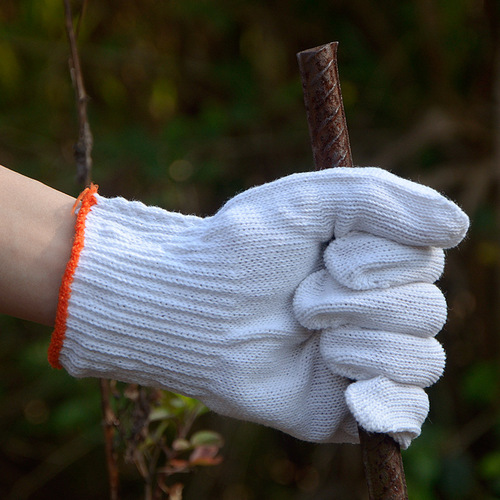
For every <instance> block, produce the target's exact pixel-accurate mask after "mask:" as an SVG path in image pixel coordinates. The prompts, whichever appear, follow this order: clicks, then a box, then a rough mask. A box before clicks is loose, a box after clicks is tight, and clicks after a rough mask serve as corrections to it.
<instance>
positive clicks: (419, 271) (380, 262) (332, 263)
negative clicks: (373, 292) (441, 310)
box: [324, 232, 444, 290]
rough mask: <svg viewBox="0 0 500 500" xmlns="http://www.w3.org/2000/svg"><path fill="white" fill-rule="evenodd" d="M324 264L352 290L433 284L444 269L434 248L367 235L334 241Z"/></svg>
mask: <svg viewBox="0 0 500 500" xmlns="http://www.w3.org/2000/svg"><path fill="white" fill-rule="evenodd" d="M324 261H325V265H326V268H327V269H328V271H329V272H330V274H331V275H332V276H333V277H334V279H336V280H337V281H338V282H339V283H341V284H342V285H344V286H346V287H348V288H352V289H354V290H368V289H370V288H387V287H390V286H396V285H403V284H406V283H416V282H424V283H434V282H435V281H437V280H438V279H439V278H440V276H441V274H442V273H443V268H444V252H443V250H442V249H440V248H436V247H429V246H427V247H416V246H409V245H402V244H400V243H397V242H395V241H392V240H388V239H386V238H379V237H377V236H373V235H371V234H368V233H359V232H354V233H349V234H348V235H346V236H344V237H343V238H337V239H335V240H333V241H332V242H331V243H330V244H329V245H328V247H327V248H326V250H325V253H324Z"/></svg>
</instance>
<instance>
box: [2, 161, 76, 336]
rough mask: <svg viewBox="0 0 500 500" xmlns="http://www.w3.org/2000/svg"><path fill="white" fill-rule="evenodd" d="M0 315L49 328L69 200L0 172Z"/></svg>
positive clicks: (65, 254)
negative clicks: (14, 317) (33, 322)
mask: <svg viewBox="0 0 500 500" xmlns="http://www.w3.org/2000/svg"><path fill="white" fill-rule="evenodd" d="M0 186H1V187H2V189H1V192H0V313H2V314H8V315H10V316H16V317H19V318H23V319H27V320H30V321H35V322H37V323H41V324H45V325H49V326H52V325H53V324H54V319H55V314H56V308H57V300H58V292H59V287H60V284H61V278H62V275H63V273H64V269H65V267H66V263H67V262H68V259H69V256H70V253H71V246H72V241H73V233H74V222H75V217H74V215H72V213H71V208H72V206H73V204H74V202H75V200H74V198H72V197H71V196H68V195H66V194H64V193H61V192H59V191H57V190H55V189H52V188H50V187H48V186H45V185H44V184H42V183H40V182H38V181H35V180H33V179H30V178H28V177H25V176H23V175H21V174H18V173H16V172H13V171H11V170H9V169H7V168H5V167H2V166H0Z"/></svg>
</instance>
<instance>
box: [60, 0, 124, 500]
mask: <svg viewBox="0 0 500 500" xmlns="http://www.w3.org/2000/svg"><path fill="white" fill-rule="evenodd" d="M86 5H87V1H86V0H84V3H83V6H82V11H81V13H80V18H79V20H78V28H77V33H78V31H79V28H80V22H81V20H82V17H83V12H84V9H85V7H86ZM64 19H65V25H66V35H67V37H68V43H69V47H70V58H69V69H70V73H71V81H72V83H73V88H74V90H75V98H76V108H77V113H78V142H77V143H76V144H75V146H74V155H75V161H76V170H77V181H78V183H79V184H84V185H86V186H89V185H90V181H91V175H92V145H93V138H92V132H91V130H90V124H89V120H88V116H87V101H88V97H87V93H86V91H85V85H84V81H83V73H82V68H81V65H80V56H79V54H78V47H77V43H76V37H77V35H76V34H75V30H74V27H73V14H72V12H71V3H70V0H64ZM109 384H110V382H109V380H104V379H101V380H100V390H101V406H102V414H103V428H104V445H105V451H106V463H107V466H108V475H109V490H110V500H118V498H119V493H118V492H119V471H118V460H117V454H116V451H115V449H114V444H113V443H114V436H115V421H116V416H115V415H114V412H113V409H112V407H111V396H110V385H109Z"/></svg>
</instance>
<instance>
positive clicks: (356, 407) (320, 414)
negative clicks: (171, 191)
mask: <svg viewBox="0 0 500 500" xmlns="http://www.w3.org/2000/svg"><path fill="white" fill-rule="evenodd" d="M89 197H91V198H92V199H91V200H90V202H89V199H88V198H89ZM84 206H85V207H86V208H85V210H83V207H84ZM87 212H88V215H86V220H85V214H86V213H87ZM467 225H468V221H467V217H466V216H465V214H463V213H462V212H461V210H460V209H459V208H458V207H456V206H455V205H454V204H453V203H452V202H450V201H448V200H446V199H445V198H443V197H442V196H441V195H439V194H438V193H436V192H435V191H433V190H431V189H429V188H426V187H423V186H420V185H417V184H414V183H411V182H408V181H404V180H402V179H400V178H398V177H395V176H393V175H391V174H389V173H387V172H384V171H382V170H379V169H375V168H364V169H330V170H325V171H322V172H314V173H305V174H296V175H292V176H289V177H285V178H282V179H280V180H278V181H275V182H272V183H269V184H266V185H263V186H260V187H257V188H253V189H250V190H248V191H246V192H244V193H242V194H240V195H238V196H236V197H235V198H233V199H232V200H230V201H229V202H228V203H227V204H226V205H225V206H224V207H223V208H222V209H221V210H220V211H219V212H218V213H217V214H216V215H214V216H213V217H207V218H205V219H201V218H197V217H193V216H183V215H180V214H176V213H169V212H166V211H164V210H161V209H159V208H155V207H146V206H144V205H143V204H141V203H138V202H128V201H126V200H124V199H122V198H114V199H106V198H103V197H101V196H99V195H97V194H95V195H93V194H91V195H90V194H89V195H88V196H87V199H85V197H84V199H83V202H82V209H80V212H79V214H78V222H77V237H76V240H77V241H82V240H83V239H84V246H83V249H82V250H81V253H80V254H79V260H78V258H74V257H75V255H76V253H77V250H75V249H74V254H75V255H74V256H73V257H72V261H71V262H72V264H71V265H69V266H68V270H67V274H66V278H70V279H71V277H72V282H71V286H70V289H68V290H66V292H67V293H62V295H61V297H62V298H61V302H60V307H59V311H58V320H57V325H58V326H57V327H56V331H55V332H54V336H53V341H52V347H51V351H52V354H51V355H52V362H53V364H55V365H57V364H58V361H60V363H61V364H62V365H63V366H64V367H65V368H66V369H67V370H68V371H69V372H70V373H71V374H72V375H74V376H77V377H85V376H93V377H109V378H114V379H118V380H122V381H129V382H137V383H140V384H143V385H152V386H159V387H163V388H166V389H169V390H173V391H176V392H180V393H183V394H186V395H189V396H192V397H195V398H198V399H200V400H201V401H203V402H204V403H205V404H206V405H208V406H209V407H210V408H212V409H213V410H215V411H217V412H219V413H222V414H224V415H229V416H232V417H237V418H241V419H245V420H250V421H254V422H259V423H262V424H265V425H269V426H272V427H275V428H278V429H281V430H283V431H285V432H288V433H290V434H292V435H294V436H296V437H299V438H301V439H306V440H310V441H319V442H357V441H358V437H357V429H356V423H355V420H354V419H353V417H352V414H351V412H350V411H349V409H348V407H347V405H346V394H347V403H348V404H349V408H350V409H351V411H352V412H353V414H354V415H355V417H356V418H357V419H359V421H360V422H361V423H362V424H363V425H365V426H366V427H367V429H368V430H384V431H388V432H393V433H410V434H411V435H414V434H415V433H416V427H419V425H420V424H421V422H422V420H423V418H424V417H425V415H423V413H424V411H423V407H422V396H421V389H420V387H421V386H425V385H428V384H429V383H432V381H434V380H435V379H436V378H437V377H438V376H439V373H441V370H442V364H443V360H444V356H443V354H442V351H441V350H440V349H439V347H436V344H435V342H434V341H433V340H432V338H428V337H429V336H432V335H433V334H434V333H436V331H437V329H439V328H440V327H441V325H442V324H443V322H444V318H445V306H444V301H443V299H442V296H441V295H440V294H439V293H438V292H437V291H436V289H434V288H432V286H431V285H426V284H422V285H418V286H415V285H411V284H410V285H408V283H411V282H413V281H414V280H415V279H416V278H415V277H416V276H417V277H418V276H420V275H423V276H425V279H424V281H433V280H434V279H435V278H436V277H437V276H438V275H439V274H440V272H441V268H442V254H441V253H440V252H439V251H435V250H433V249H429V248H427V246H435V247H441V248H442V247H451V246H454V245H456V244H457V243H458V242H459V241H460V240H461V239H462V237H463V236H464V234H465V232H466V230H467ZM354 231H356V232H358V233H360V234H352V233H353V232H354ZM362 233H370V234H371V235H376V236H378V238H376V239H372V240H370V239H368V240H366V238H367V235H366V234H362ZM334 236H335V237H336V238H337V239H336V240H334V241H333V243H331V244H330V246H329V247H328V250H327V252H326V257H327V261H326V262H327V265H328V268H329V272H327V271H325V270H321V269H322V268H323V260H322V254H323V250H324V249H325V246H326V245H327V244H328V242H330V241H331V240H332V238H333V237H334ZM370 238H372V237H371V236H370ZM365 240H366V241H365ZM389 240H390V241H389ZM363 241H365V244H366V243H367V244H368V246H369V247H370V249H371V251H368V252H367V251H366V250H362V248H361V247H362V246H363ZM374 241H375V242H376V243H373V242H374ZM391 242H396V245H395V246H394V243H391ZM356 245H357V246H356ZM377 245H379V246H377ZM391 245H393V246H394V248H395V249H396V250H392V247H391ZM405 245H420V246H423V247H424V248H423V249H422V250H421V251H419V250H418V249H413V248H412V247H406V246H405ZM76 246H77V245H75V248H76ZM78 251H79V250H78ZM352 251H354V252H355V253H356V255H354V256H353V255H351V252H352ZM395 256H396V257H395ZM77 257H78V256H77ZM342 259H343V260H342ZM355 259H358V261H359V262H358V261H356V260H355ZM394 260H395V261H396V262H394ZM336 266H339V267H340V269H339V270H338V272H336V271H335V269H336ZM401 270H402V271H401ZM317 271H319V273H316V272H317ZM330 273H331V274H330ZM66 278H65V279H66ZM304 280H305V281H304ZM302 282H303V284H302V286H301V287H300V288H299V290H298V294H297V298H296V300H295V307H296V313H297V317H296V316H295V315H294V311H293V297H294V293H295V291H296V290H297V287H298V286H299V285H300V284H301V283H302ZM353 282H355V283H356V285H352V283H353ZM339 283H344V285H340V284H339ZM395 284H396V285H397V286H393V285H395ZM346 285H347V286H346ZM378 286H384V287H388V288H384V289H377V288H376V287H378ZM348 287H349V288H348ZM69 294H71V295H69ZM427 294H431V295H430V296H428V295H427ZM64 297H66V298H64ZM296 318H299V319H300V321H301V323H302V324H301V323H299V322H298V321H297V319H296ZM303 325H306V327H305V326H303ZM352 325H354V326H352ZM309 328H313V329H314V330H310V329H309ZM323 329H324V332H323V331H322V330H323ZM401 349H403V350H404V354H405V355H406V356H407V358H408V359H407V360H406V361H407V362H406V363H402V362H401V358H400V357H398V356H394V355H393V353H394V352H395V351H396V352H399V351H400V350H401ZM59 351H60V352H59ZM57 358H58V360H57ZM373 377H377V378H376V381H377V380H379V381H380V383H376V382H374V383H372V378H373ZM348 378H356V379H363V382H358V383H356V384H353V385H351V386H350V387H349V390H348V391H347V393H346V388H347V387H348V385H349V379H348ZM366 381H368V382H370V384H369V385H368V386H362V385H359V386H358V384H363V383H364V382H366ZM391 384H392V385H391ZM356 386H358V387H359V388H357V389H355V390H354V391H352V390H351V388H353V387H356ZM386 386H389V387H393V389H391V390H390V391H389V392H387V394H385V392H384V391H385V388H386ZM414 393H416V395H415V396H414V397H413V395H414ZM351 399H352V400H354V404H351ZM408 405H409V406H408ZM401 406H403V409H401V408H400V407H401ZM387 422H389V423H390V425H389V426H388V425H387Z"/></svg>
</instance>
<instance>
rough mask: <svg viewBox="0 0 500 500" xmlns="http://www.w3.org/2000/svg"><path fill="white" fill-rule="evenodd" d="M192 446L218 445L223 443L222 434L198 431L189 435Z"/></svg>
mask: <svg viewBox="0 0 500 500" xmlns="http://www.w3.org/2000/svg"><path fill="white" fill-rule="evenodd" d="M191 444H192V445H193V446H195V447H196V446H218V447H219V448H220V447H221V446H223V445H224V440H223V438H222V436H221V435H220V434H219V433H217V432H214V431H198V432H196V433H195V434H193V436H192V437H191Z"/></svg>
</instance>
